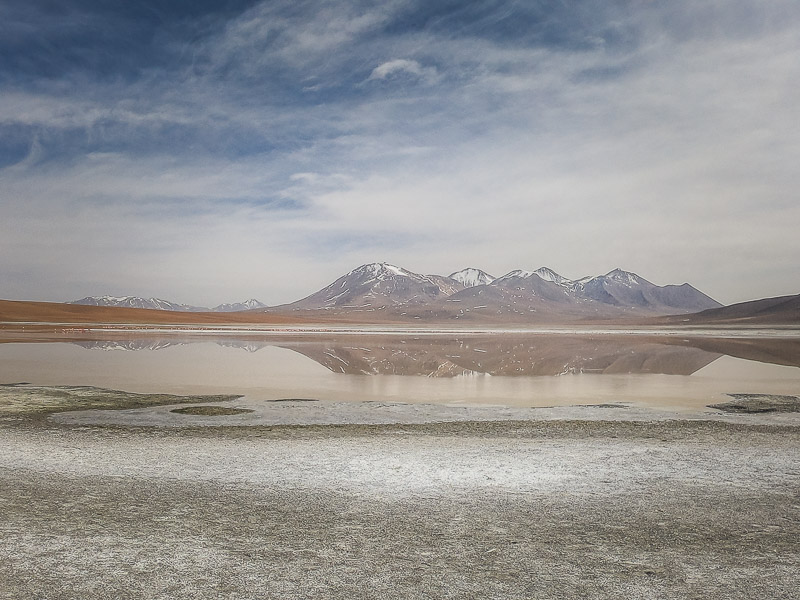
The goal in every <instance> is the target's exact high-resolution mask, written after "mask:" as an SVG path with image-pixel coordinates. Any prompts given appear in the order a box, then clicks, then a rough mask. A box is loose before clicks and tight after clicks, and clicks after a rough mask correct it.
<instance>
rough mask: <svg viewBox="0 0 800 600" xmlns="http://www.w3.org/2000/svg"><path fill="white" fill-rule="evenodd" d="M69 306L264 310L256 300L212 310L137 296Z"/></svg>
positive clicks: (216, 309) (89, 300)
mask: <svg viewBox="0 0 800 600" xmlns="http://www.w3.org/2000/svg"><path fill="white" fill-rule="evenodd" d="M69 304H79V305H83V306H114V307H119V308H144V309H148V310H171V311H177V312H240V311H245V310H254V309H258V308H266V307H267V305H266V304H262V303H261V302H259V301H258V300H255V299H250V300H245V301H244V302H235V303H233V304H220V305H219V306H215V307H214V308H206V307H204V306H191V305H189V304H178V303H177V302H170V301H169V300H163V299H161V298H141V297H139V296H87V297H86V298H81V299H80V300H73V301H72V302H69Z"/></svg>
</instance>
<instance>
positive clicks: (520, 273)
mask: <svg viewBox="0 0 800 600" xmlns="http://www.w3.org/2000/svg"><path fill="white" fill-rule="evenodd" d="M531 275H533V271H525V270H523V269H515V270H513V271H509V272H508V273H506V274H505V275H503V276H502V277H498V278H497V279H495V281H496V282H497V281H505V280H507V279H513V278H515V277H516V278H519V279H528V278H529V277H531Z"/></svg>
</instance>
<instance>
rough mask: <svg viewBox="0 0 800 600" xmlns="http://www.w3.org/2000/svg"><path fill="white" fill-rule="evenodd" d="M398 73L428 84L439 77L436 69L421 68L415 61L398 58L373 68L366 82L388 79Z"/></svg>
mask: <svg viewBox="0 0 800 600" xmlns="http://www.w3.org/2000/svg"><path fill="white" fill-rule="evenodd" d="M398 73H408V74H410V75H414V76H415V77H418V78H420V79H422V80H425V81H427V82H429V83H433V82H435V81H436V79H437V78H438V75H439V74H438V72H437V70H436V67H423V66H422V65H421V64H419V63H418V62H417V61H415V60H408V59H405V58H398V59H395V60H390V61H387V62H385V63H382V64H380V65H378V66H377V67H375V68H374V69H373V70H372V73H370V75H369V77H368V78H367V80H368V81H373V80H376V79H389V78H391V77H392V76H393V75H396V74H398Z"/></svg>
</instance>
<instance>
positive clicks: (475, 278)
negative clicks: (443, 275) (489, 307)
mask: <svg viewBox="0 0 800 600" xmlns="http://www.w3.org/2000/svg"><path fill="white" fill-rule="evenodd" d="M449 277H450V279H455V280H456V281H458V282H460V283H462V284H464V287H467V288H470V287H475V286H476V285H488V284H490V283H492V282H493V281H494V279H495V278H494V277H492V276H491V275H489V274H488V273H487V272H486V271H481V270H480V269H475V268H473V267H467V268H466V269H461V270H460V271H456V272H455V273H451V274H450V275H449Z"/></svg>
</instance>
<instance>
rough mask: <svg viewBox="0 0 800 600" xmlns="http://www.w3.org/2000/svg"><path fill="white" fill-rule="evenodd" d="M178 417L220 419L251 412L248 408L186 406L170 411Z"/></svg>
mask: <svg viewBox="0 0 800 600" xmlns="http://www.w3.org/2000/svg"><path fill="white" fill-rule="evenodd" d="M169 412H173V413H177V414H179V415H199V416H202V417H222V416H227V415H241V414H244V413H251V412H253V411H252V410H251V409H249V408H230V407H227V406H186V407H184V408H173V409H172V410H171V411H169Z"/></svg>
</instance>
